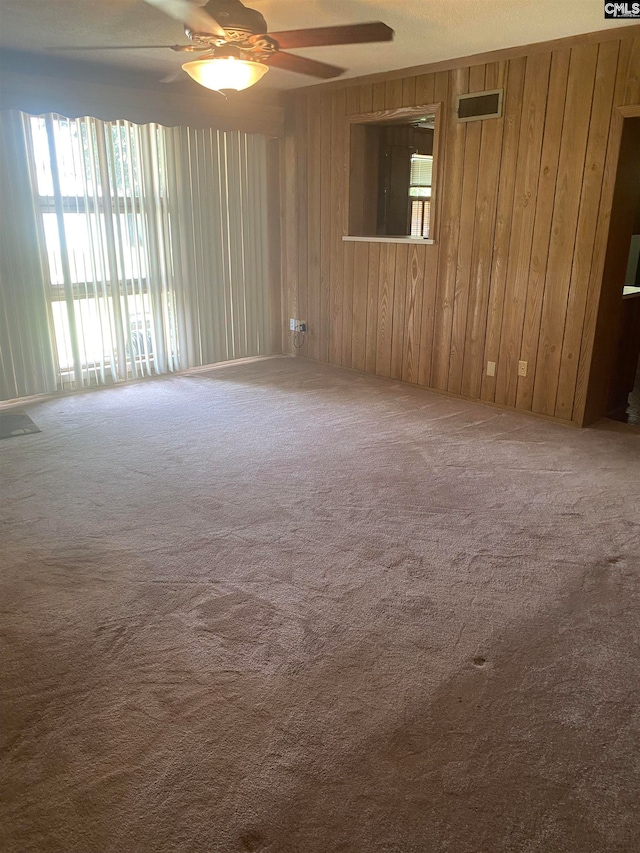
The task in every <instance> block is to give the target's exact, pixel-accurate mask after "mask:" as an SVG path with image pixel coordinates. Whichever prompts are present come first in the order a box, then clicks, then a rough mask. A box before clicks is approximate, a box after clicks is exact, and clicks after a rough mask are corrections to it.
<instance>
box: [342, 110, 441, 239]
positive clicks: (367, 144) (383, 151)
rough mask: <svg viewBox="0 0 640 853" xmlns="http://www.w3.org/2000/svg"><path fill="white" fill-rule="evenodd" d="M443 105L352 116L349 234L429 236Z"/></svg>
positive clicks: (434, 197) (421, 237)
mask: <svg viewBox="0 0 640 853" xmlns="http://www.w3.org/2000/svg"><path fill="white" fill-rule="evenodd" d="M439 112H440V109H439V105H432V106H428V107H406V108H404V107H403V108H401V109H396V110H385V111H383V112H382V113H376V114H372V115H371V116H368V115H361V116H352V117H350V122H351V139H350V168H349V235H350V236H353V237H364V238H368V239H373V238H375V237H385V238H386V239H393V238H397V239H399V240H402V239H405V240H406V239H411V238H413V239H423V240H424V239H429V240H433V238H434V233H435V228H434V223H435V218H436V217H435V211H436V208H435V199H436V196H435V193H436V187H435V165H434V164H435V160H436V157H437V154H436V150H437V135H438V116H439Z"/></svg>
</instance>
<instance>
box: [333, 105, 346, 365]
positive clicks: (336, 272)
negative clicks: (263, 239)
mask: <svg viewBox="0 0 640 853" xmlns="http://www.w3.org/2000/svg"><path fill="white" fill-rule="evenodd" d="M345 109H346V94H345V90H344V89H337V90H336V91H335V92H332V93H331V291H330V317H331V324H330V327H329V361H330V362H331V364H341V363H342V332H343V328H342V311H343V294H344V283H343V275H344V243H343V240H342V237H343V235H344V234H346V230H345V217H346V212H347V211H346V178H347V159H346V153H347V145H346V143H345V136H346V133H345V131H346V124H347V123H346V121H345Z"/></svg>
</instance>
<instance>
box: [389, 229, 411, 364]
mask: <svg viewBox="0 0 640 853" xmlns="http://www.w3.org/2000/svg"><path fill="white" fill-rule="evenodd" d="M408 258H409V246H408V245H407V244H406V243H399V244H398V246H397V247H396V267H395V275H394V288H393V303H392V305H393V309H392V310H393V317H392V320H393V322H392V331H391V376H392V378H393V379H402V356H403V353H404V324H405V317H404V312H405V301H406V293H407V262H408Z"/></svg>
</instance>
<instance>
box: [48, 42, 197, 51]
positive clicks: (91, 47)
mask: <svg viewBox="0 0 640 853" xmlns="http://www.w3.org/2000/svg"><path fill="white" fill-rule="evenodd" d="M210 49H211V48H209V47H196V46H195V45H193V44H85V45H73V46H69V47H51V48H49V50H50V51H51V52H52V53H66V52H67V51H70V50H175V51H176V52H178V53H181V52H183V51H185V52H187V53H193V52H194V51H197V50H210Z"/></svg>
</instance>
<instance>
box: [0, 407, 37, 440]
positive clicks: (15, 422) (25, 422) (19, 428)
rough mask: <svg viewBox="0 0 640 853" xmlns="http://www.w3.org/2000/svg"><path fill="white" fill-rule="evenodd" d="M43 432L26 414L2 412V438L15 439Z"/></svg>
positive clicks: (0, 418)
mask: <svg viewBox="0 0 640 853" xmlns="http://www.w3.org/2000/svg"><path fill="white" fill-rule="evenodd" d="M34 432H41V429H40V427H39V426H37V425H36V424H34V422H33V421H32V420H31V418H30V417H29V415H28V414H27V413H26V412H0V438H14V437H15V436H18V435H31V434H32V433H34Z"/></svg>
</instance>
